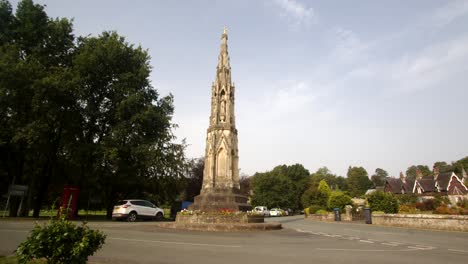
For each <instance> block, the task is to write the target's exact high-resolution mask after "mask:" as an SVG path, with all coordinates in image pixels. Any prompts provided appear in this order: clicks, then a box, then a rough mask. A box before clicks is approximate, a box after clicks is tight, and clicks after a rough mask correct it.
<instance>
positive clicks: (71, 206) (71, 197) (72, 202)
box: [59, 185, 80, 219]
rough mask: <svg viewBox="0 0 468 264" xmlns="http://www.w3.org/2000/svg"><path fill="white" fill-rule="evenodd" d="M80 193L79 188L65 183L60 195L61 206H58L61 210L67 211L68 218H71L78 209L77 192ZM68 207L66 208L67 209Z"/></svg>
mask: <svg viewBox="0 0 468 264" xmlns="http://www.w3.org/2000/svg"><path fill="white" fill-rule="evenodd" d="M79 193H80V189H79V188H78V187H75V186H71V185H65V186H64V187H63V195H62V203H61V205H60V206H61V208H59V214H60V209H61V210H62V212H67V211H68V219H72V218H73V216H74V215H75V213H76V210H78V208H77V206H78V194H79ZM67 209H68V210H67Z"/></svg>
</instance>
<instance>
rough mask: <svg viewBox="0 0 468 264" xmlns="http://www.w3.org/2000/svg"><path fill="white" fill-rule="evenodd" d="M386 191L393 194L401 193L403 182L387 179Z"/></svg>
mask: <svg viewBox="0 0 468 264" xmlns="http://www.w3.org/2000/svg"><path fill="white" fill-rule="evenodd" d="M385 184H386V185H387V186H386V187H387V188H386V190H388V191H390V192H391V193H401V187H402V182H401V180H400V179H396V178H392V177H387V178H385Z"/></svg>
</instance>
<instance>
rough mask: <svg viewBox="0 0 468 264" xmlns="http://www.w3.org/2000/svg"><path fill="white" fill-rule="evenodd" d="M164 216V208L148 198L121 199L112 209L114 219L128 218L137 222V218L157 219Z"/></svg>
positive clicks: (129, 220)
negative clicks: (147, 199)
mask: <svg viewBox="0 0 468 264" xmlns="http://www.w3.org/2000/svg"><path fill="white" fill-rule="evenodd" d="M163 218H164V210H163V209H161V208H159V207H157V206H156V205H154V204H153V203H151V202H150V201H146V200H136V199H135V200H134V199H131V200H121V201H118V202H117V204H116V205H115V206H114V210H113V211H112V219H113V220H124V219H125V220H127V221H128V222H135V221H136V220H137V219H156V220H162V219H163Z"/></svg>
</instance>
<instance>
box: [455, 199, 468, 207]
mask: <svg viewBox="0 0 468 264" xmlns="http://www.w3.org/2000/svg"><path fill="white" fill-rule="evenodd" d="M457 206H458V207H460V208H465V209H468V199H465V198H463V199H462V200H460V201H458V202H457Z"/></svg>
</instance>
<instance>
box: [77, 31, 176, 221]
mask: <svg viewBox="0 0 468 264" xmlns="http://www.w3.org/2000/svg"><path fill="white" fill-rule="evenodd" d="M74 71H75V73H76V76H78V80H77V83H78V85H79V88H80V89H79V91H80V93H79V99H78V100H79V102H80V106H81V113H82V115H83V119H82V123H83V133H81V137H80V140H81V142H82V143H83V145H84V146H89V149H90V150H91V151H90V152H88V155H85V157H84V159H85V160H88V161H91V162H92V168H93V171H92V174H94V177H96V179H97V184H98V186H99V188H100V189H101V190H103V194H104V195H105V197H106V198H105V201H106V208H107V212H108V216H110V214H111V212H112V206H113V203H114V202H115V201H116V200H117V199H121V198H123V197H126V196H128V195H136V194H137V193H138V192H139V191H138V190H140V189H141V188H144V186H145V180H149V181H150V183H151V184H149V186H150V187H152V188H150V190H149V191H150V192H152V193H159V194H165V195H170V194H169V193H167V192H162V190H163V189H162V188H159V187H161V185H162V186H164V187H165V188H164V189H169V190H170V191H171V192H174V193H177V192H175V191H178V190H177V188H175V187H176V186H175V185H176V184H177V181H174V177H176V178H180V177H182V176H183V173H184V170H185V168H184V166H185V164H184V160H183V156H182V155H183V146H181V145H177V144H174V143H172V141H173V140H174V138H175V137H174V136H173V134H172V128H173V126H174V125H173V124H172V123H171V120H172V115H173V112H174V107H173V97H172V95H169V96H166V97H162V98H159V95H158V93H157V92H156V90H154V89H153V88H152V87H151V85H150V82H149V79H148V78H149V73H150V66H149V56H148V53H147V52H146V51H145V50H143V49H142V48H141V47H134V46H133V45H131V44H129V43H127V42H126V41H125V39H124V38H123V37H121V36H119V35H118V34H117V33H115V32H104V33H103V34H102V35H100V36H99V37H87V38H80V40H79V43H78V48H77V52H76V56H75V58H74ZM88 165H89V164H88ZM82 169H83V171H84V170H87V171H89V167H88V168H82ZM92 174H91V175H92ZM175 195H177V194H175ZM119 196H120V197H119ZM157 198H158V197H156V199H157ZM168 198H171V199H174V198H175V196H173V197H161V198H160V199H158V200H165V199H168ZM161 202H162V201H159V203H161Z"/></svg>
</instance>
